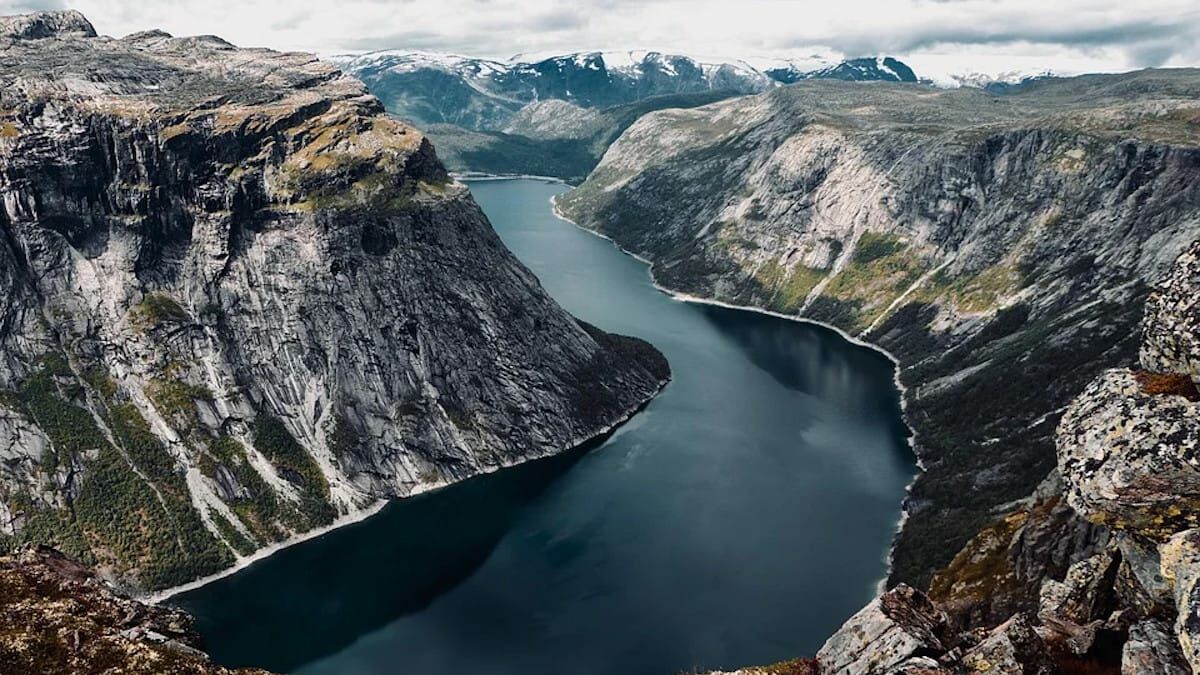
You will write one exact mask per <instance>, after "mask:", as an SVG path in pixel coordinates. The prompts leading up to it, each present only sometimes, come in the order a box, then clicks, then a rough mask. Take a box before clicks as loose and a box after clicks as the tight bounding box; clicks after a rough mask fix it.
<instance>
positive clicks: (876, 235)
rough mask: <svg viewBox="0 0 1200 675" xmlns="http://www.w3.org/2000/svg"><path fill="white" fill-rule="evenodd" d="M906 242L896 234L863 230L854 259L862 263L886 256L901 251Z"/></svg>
mask: <svg viewBox="0 0 1200 675" xmlns="http://www.w3.org/2000/svg"><path fill="white" fill-rule="evenodd" d="M905 246H906V245H905V244H904V243H903V242H902V241H901V240H900V237H897V236H896V235H894V234H887V233H882V232H863V234H862V236H861V237H859V239H858V246H857V247H855V249H854V256H853V261H854V262H856V263H860V264H863V265H865V264H867V263H869V262H872V261H875V260H879V259H880V258H886V257H887V256H890V255H892V254H893V253H899V252H900V251H903V250H904V248H905Z"/></svg>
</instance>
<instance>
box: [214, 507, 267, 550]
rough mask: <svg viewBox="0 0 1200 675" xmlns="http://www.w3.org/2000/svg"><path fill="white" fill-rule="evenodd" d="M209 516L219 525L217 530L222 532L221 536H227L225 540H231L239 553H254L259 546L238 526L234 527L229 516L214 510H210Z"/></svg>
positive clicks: (231, 544)
mask: <svg viewBox="0 0 1200 675" xmlns="http://www.w3.org/2000/svg"><path fill="white" fill-rule="evenodd" d="M208 517H209V518H211V519H212V521H213V523H214V524H215V525H216V526H217V530H218V531H219V532H220V533H221V536H222V537H224V538H225V541H227V542H229V545H230V546H233V548H234V550H236V551H237V552H238V553H239V554H241V555H250V554H251V553H254V551H255V549H256V548H257V547H256V546H255V545H254V544H253V543H252V542H251V541H250V540H249V539H247V538H246V536H245V535H244V534H242V533H241V532H240V531H239V530H238V529H237V528H236V527H234V525H233V523H231V522H229V519H228V518H226V517H225V516H223V515H221V514H220V513H217V512H216V511H212V510H210V511H209V512H208Z"/></svg>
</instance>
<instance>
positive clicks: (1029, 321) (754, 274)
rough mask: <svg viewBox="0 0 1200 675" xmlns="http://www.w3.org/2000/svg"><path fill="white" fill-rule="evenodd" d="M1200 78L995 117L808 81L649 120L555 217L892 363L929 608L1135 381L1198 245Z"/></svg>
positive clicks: (904, 536) (934, 100)
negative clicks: (831, 329) (941, 576)
mask: <svg viewBox="0 0 1200 675" xmlns="http://www.w3.org/2000/svg"><path fill="white" fill-rule="evenodd" d="M1198 100H1200V72H1197V71H1194V70H1181V71H1144V72H1139V73H1131V74H1127V75H1120V76H1088V77H1082V78H1074V79H1056V80H1047V81H1045V82H1039V83H1036V84H1031V85H1030V86H1028V87H1025V88H1022V89H1021V90H1020V91H1019V92H1017V93H1014V94H1011V95H1006V96H1004V97H1002V98H996V97H993V96H990V95H988V94H987V93H985V92H982V91H979V90H974V89H960V90H953V91H944V90H936V89H932V88H925V87H916V86H901V85H889V84H876V85H873V86H870V87H861V86H855V85H852V84H837V83H830V82H801V83H798V84H797V85H794V86H791V87H786V88H783V89H780V90H777V91H772V92H769V93H767V94H763V95H759V96H754V97H743V98H739V99H732V100H729V101H724V102H720V103H716V104H713V105H709V106H705V107H702V108H696V109H693V110H668V111H660V112H657V113H653V114H650V115H647V116H645V117H643V118H641V119H640V120H639V121H638V122H637V123H636V124H634V125H633V126H632V127H630V128H629V129H628V130H627V131H626V132H625V133H624V134H623V135H622V136H621V137H620V138H619V139H618V140H617V141H616V142H615V143H614V144H613V146H612V147H611V148H610V149H609V151H608V153H607V154H606V155H605V157H604V159H603V161H602V162H601V163H600V165H599V166H598V167H597V168H596V170H595V171H593V172H592V174H591V175H590V176H589V178H588V180H587V181H586V182H585V183H583V185H581V186H580V188H579V189H578V190H576V191H574V192H572V193H570V194H569V195H566V196H565V197H564V198H563V199H562V200H560V203H559V205H558V206H559V209H560V211H561V212H562V213H563V214H564V215H566V216H567V217H570V218H571V219H573V220H575V221H576V222H578V223H579V224H581V225H583V226H585V227H589V228H592V229H596V230H598V231H600V232H603V233H604V234H606V235H608V236H610V237H612V238H614V239H615V240H616V241H617V242H618V243H619V244H620V245H621V246H623V247H625V248H627V249H629V250H631V251H633V252H634V253H637V254H638V255H640V256H643V257H645V258H648V259H650V260H651V261H653V262H654V275H655V278H656V279H657V281H658V282H659V283H660V284H661V285H663V286H665V287H667V288H670V289H673V290H675V291H678V292H681V293H684V294H691V295H696V296H703V297H707V298H716V299H720V300H724V301H727V302H731V303H735V304H740V305H751V306H757V307H763V308H766V309H771V310H775V311H779V312H784V313H791V314H798V315H800V316H805V317H810V318H813V319H819V320H822V321H825V322H828V323H832V324H834V325H836V326H838V327H840V328H842V329H844V330H846V331H848V332H850V333H854V334H859V335H861V336H863V337H865V338H867V339H869V340H871V341H872V342H875V343H877V344H880V345H882V346H883V347H885V348H887V349H888V350H889V351H891V352H892V353H893V354H894V355H895V356H896V357H897V358H898V359H899V360H900V361H901V364H902V370H901V373H900V377H901V379H902V381H903V382H904V383H905V384H906V386H907V388H908V391H907V396H906V398H907V417H908V419H909V421H910V424H911V425H912V426H913V428H914V429H915V431H916V448H915V449H916V452H917V454H918V456H919V457H920V459H921V461H922V464H923V466H924V469H925V471H924V473H923V474H922V475H921V476H920V477H919V478H918V479H917V481H916V483H915V484H914V486H913V489H912V491H911V496H910V498H909V499H908V501H907V504H906V511H907V513H908V519H907V521H906V523H905V527H904V529H903V531H902V532H901V534H900V536H899V538H898V540H897V542H896V547H895V550H894V552H893V575H892V578H891V580H890V581H891V582H893V583H894V582H898V581H905V582H908V583H912V584H915V585H918V586H921V587H924V586H925V585H927V583H928V581H929V579H930V577H931V576H932V573H933V572H934V571H935V570H936V569H938V568H940V567H943V566H945V565H946V564H947V563H949V562H950V559H951V558H952V557H953V555H954V554H955V552H956V551H958V550H959V549H960V548H961V547H962V546H963V545H964V544H965V543H966V542H967V541H968V540H969V539H970V538H971V537H972V536H974V534H975V533H976V532H977V531H978V529H979V528H980V527H981V526H983V525H984V524H985V523H987V522H989V521H990V520H991V519H992V518H993V517H994V509H996V508H998V507H1002V506H1003V505H1004V504H1007V503H1011V502H1012V501H1014V500H1017V499H1020V498H1022V497H1025V496H1026V495H1028V494H1029V493H1030V492H1031V491H1032V490H1033V488H1034V487H1035V486H1036V485H1037V484H1038V482H1039V481H1040V480H1042V478H1044V477H1045V475H1046V474H1047V473H1048V472H1049V470H1050V469H1051V468H1052V466H1053V464H1054V438H1053V435H1054V430H1055V425H1056V423H1057V421H1058V416H1059V415H1060V414H1061V411H1062V409H1063V408H1064V407H1065V406H1066V405H1067V404H1068V403H1069V402H1070V401H1071V399H1072V398H1074V397H1075V396H1076V395H1077V394H1078V393H1079V392H1080V391H1082V389H1083V388H1084V386H1086V384H1087V383H1088V382H1090V381H1091V380H1092V379H1093V378H1094V377H1095V376H1096V375H1097V374H1098V373H1099V372H1101V371H1102V370H1103V369H1104V368H1107V367H1113V366H1117V365H1130V364H1132V363H1133V362H1134V359H1135V355H1136V352H1137V348H1138V339H1137V324H1138V322H1139V321H1140V320H1141V318H1142V305H1143V300H1144V298H1145V295H1146V293H1147V292H1148V289H1149V286H1150V285H1152V284H1154V283H1156V282H1157V281H1158V280H1159V279H1161V278H1162V277H1163V276H1164V275H1165V273H1166V271H1167V269H1168V268H1169V266H1170V264H1171V263H1172V262H1173V260H1174V259H1175V257H1176V256H1177V255H1178V254H1179V253H1180V252H1181V251H1182V250H1183V249H1184V248H1185V247H1186V246H1187V245H1188V244H1190V243H1191V242H1192V241H1193V240H1194V239H1196V237H1197V236H1198V235H1200V169H1197V167H1198V166H1200V164H1198V161H1197V160H1198V158H1200V139H1198V138H1197V137H1196V135H1195V133H1194V131H1193V130H1191V129H1190V127H1188V126H1187V125H1186V124H1185V123H1182V120H1183V119H1185V118H1188V116H1189V115H1191V114H1194V112H1195V110H1196V109H1197V108H1198V107H1200V104H1197V101H1198Z"/></svg>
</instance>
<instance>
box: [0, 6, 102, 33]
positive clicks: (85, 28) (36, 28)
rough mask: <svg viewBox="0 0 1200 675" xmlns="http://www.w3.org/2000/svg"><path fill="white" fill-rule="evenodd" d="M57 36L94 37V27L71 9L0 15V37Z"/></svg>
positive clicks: (80, 14)
mask: <svg viewBox="0 0 1200 675" xmlns="http://www.w3.org/2000/svg"><path fill="white" fill-rule="evenodd" d="M59 36H72V37H89V38H91V37H96V28H95V27H94V26H92V22H91V21H88V20H87V17H85V16H84V15H83V14H82V13H80V12H77V11H75V10H73V9H68V10H63V11H55V12H33V13H32V14H15V15H12V16H0V38H9V39H13V40H40V39H43V38H50V37H59Z"/></svg>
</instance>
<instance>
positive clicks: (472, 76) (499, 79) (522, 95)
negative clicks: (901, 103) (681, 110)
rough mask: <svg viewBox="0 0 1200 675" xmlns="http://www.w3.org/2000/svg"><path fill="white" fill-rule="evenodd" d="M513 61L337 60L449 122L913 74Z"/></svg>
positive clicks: (887, 68) (861, 63) (599, 55)
mask: <svg viewBox="0 0 1200 675" xmlns="http://www.w3.org/2000/svg"><path fill="white" fill-rule="evenodd" d="M529 58H530V57H525V56H522V55H518V56H516V57H514V58H513V60H511V61H509V62H501V61H493V60H487V59H477V58H470V57H465V56H454V55H445V54H427V53H417V52H404V51H381V52H371V53H368V54H363V55H358V56H335V57H332V58H331V61H332V62H333V63H335V64H337V65H338V66H339V67H341V68H342V69H343V70H345V71H346V72H348V73H350V74H351V75H354V76H355V77H357V78H359V79H361V80H362V81H363V82H364V83H366V85H367V87H368V88H370V90H371V91H372V93H374V94H375V95H376V96H378V97H379V98H380V100H382V101H383V103H384V105H385V106H387V108H388V110H389V111H390V112H392V113H393V114H395V115H397V116H399V117H401V118H402V119H405V120H409V121H411V122H413V123H416V124H418V125H430V124H453V125H456V126H459V127H463V128H466V129H470V130H474V131H502V130H503V129H504V127H505V126H506V125H507V124H508V122H509V121H510V119H511V118H512V117H513V116H514V115H515V114H516V113H517V111H519V110H520V109H521V108H522V107H524V106H525V105H528V104H530V103H534V102H539V101H545V100H561V101H567V102H570V103H573V104H575V105H578V106H580V107H584V108H608V107H613V106H620V105H627V104H630V103H635V102H637V101H641V100H643V99H647V98H652V97H657V96H664V95H678V94H696V93H702V92H722V93H723V94H724V95H725V96H733V95H738V94H749V93H755V92H761V91H765V90H767V89H769V88H772V87H774V86H777V85H778V84H780V83H788V82H792V81H795V80H798V79H812V78H817V79H849V80H883V81H905V82H915V81H916V77H915V76H914V75H913V73H912V71H911V70H910V69H909V68H908V67H907V66H905V65H904V64H902V63H900V62H899V61H897V60H895V59H892V58H890V57H889V58H879V59H853V60H850V61H845V62H843V63H840V64H828V65H821V66H820V67H818V68H815V69H812V70H810V71H803V72H801V71H800V70H799V68H800V66H799V65H796V64H791V63H785V64H773V66H772V70H768V71H760V70H759V69H757V68H755V67H753V66H751V65H749V64H748V63H746V62H743V61H740V60H736V59H728V60H715V59H711V60H705V59H698V58H693V57H689V56H683V55H678V54H664V53H661V52H654V51H628V52H579V53H575V54H566V55H559V56H551V57H548V58H537V59H535V60H527V59H529Z"/></svg>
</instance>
